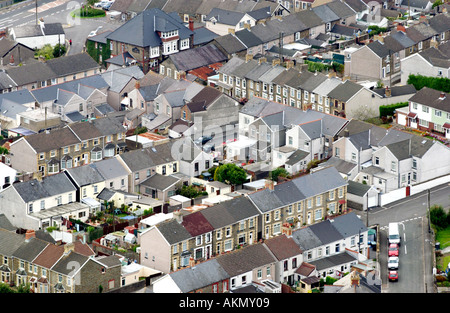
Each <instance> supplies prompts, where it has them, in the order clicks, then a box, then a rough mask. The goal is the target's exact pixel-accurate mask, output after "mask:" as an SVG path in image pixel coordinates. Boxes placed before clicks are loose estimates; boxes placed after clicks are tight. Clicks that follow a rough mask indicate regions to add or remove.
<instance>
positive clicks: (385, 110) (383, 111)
mask: <svg viewBox="0 0 450 313" xmlns="http://www.w3.org/2000/svg"><path fill="white" fill-rule="evenodd" d="M407 106H408V101H406V102H398V103H394V104H388V105H380V116H392V115H394V112H395V109H398V108H403V107H407Z"/></svg>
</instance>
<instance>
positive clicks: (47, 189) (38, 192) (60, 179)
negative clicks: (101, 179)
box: [12, 173, 76, 203]
mask: <svg viewBox="0 0 450 313" xmlns="http://www.w3.org/2000/svg"><path fill="white" fill-rule="evenodd" d="M12 186H13V188H14V189H15V190H16V191H17V193H18V194H19V196H20V197H21V198H22V199H23V201H24V202H25V203H28V202H32V201H35V200H38V199H43V198H48V197H53V196H56V195H60V194H62V193H66V192H70V191H76V187H75V186H74V185H73V184H72V182H71V181H70V180H69V178H68V177H67V176H66V175H65V174H64V173H59V174H55V175H50V176H46V177H44V178H43V179H42V182H40V181H38V180H37V179H32V180H29V181H25V182H20V183H16V184H13V185H12Z"/></svg>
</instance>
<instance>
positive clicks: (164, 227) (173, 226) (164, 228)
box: [156, 219, 192, 245]
mask: <svg viewBox="0 0 450 313" xmlns="http://www.w3.org/2000/svg"><path fill="white" fill-rule="evenodd" d="M156 228H157V229H158V230H159V231H160V232H161V234H162V235H163V236H164V238H165V239H166V240H167V242H168V243H169V244H170V245H173V244H175V243H179V242H181V241H184V240H187V239H189V238H192V235H191V234H190V233H189V232H188V231H187V230H186V228H185V227H184V226H183V225H181V224H180V223H179V222H178V221H176V220H175V219H170V220H167V221H164V222H162V223H159V224H158V225H156Z"/></svg>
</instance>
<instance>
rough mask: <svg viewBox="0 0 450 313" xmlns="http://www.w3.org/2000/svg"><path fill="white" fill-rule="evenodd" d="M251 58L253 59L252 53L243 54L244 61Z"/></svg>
mask: <svg viewBox="0 0 450 313" xmlns="http://www.w3.org/2000/svg"><path fill="white" fill-rule="evenodd" d="M252 59H253V54H249V53H247V54H246V55H245V62H248V61H250V60H252Z"/></svg>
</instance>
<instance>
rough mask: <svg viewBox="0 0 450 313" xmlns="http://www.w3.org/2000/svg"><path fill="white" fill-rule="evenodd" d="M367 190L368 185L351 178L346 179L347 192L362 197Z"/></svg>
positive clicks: (368, 188)
mask: <svg viewBox="0 0 450 313" xmlns="http://www.w3.org/2000/svg"><path fill="white" fill-rule="evenodd" d="M369 190H370V186H369V185H365V184H362V183H359V182H357V181H353V180H349V181H348V187H347V193H349V194H352V195H356V196H359V197H363V196H364V195H365V194H366V193H367V191H369Z"/></svg>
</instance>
